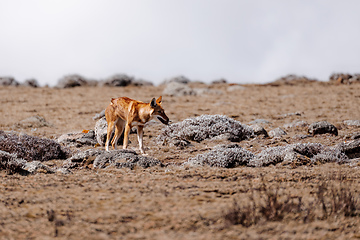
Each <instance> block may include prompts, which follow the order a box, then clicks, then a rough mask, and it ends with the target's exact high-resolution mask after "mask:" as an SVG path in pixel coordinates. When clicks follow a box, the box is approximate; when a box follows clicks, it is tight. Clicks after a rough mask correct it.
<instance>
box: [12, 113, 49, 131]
mask: <svg viewBox="0 0 360 240" xmlns="http://www.w3.org/2000/svg"><path fill="white" fill-rule="evenodd" d="M14 126H15V127H18V128H41V127H52V126H53V125H52V124H51V123H48V122H47V121H46V120H45V118H43V117H41V116H38V115H35V116H31V117H28V118H25V119H23V120H21V121H20V122H18V123H16V124H15V125H14Z"/></svg>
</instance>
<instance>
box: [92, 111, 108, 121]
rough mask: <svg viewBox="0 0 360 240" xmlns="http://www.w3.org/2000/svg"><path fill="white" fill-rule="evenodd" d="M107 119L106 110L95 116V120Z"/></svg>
mask: <svg viewBox="0 0 360 240" xmlns="http://www.w3.org/2000/svg"><path fill="white" fill-rule="evenodd" d="M103 117H105V109H104V110H102V111H101V112H99V113H97V114H95V116H94V117H93V120H99V119H100V118H103Z"/></svg>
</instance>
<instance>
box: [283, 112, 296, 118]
mask: <svg viewBox="0 0 360 240" xmlns="http://www.w3.org/2000/svg"><path fill="white" fill-rule="evenodd" d="M292 116H301V113H300V112H294V113H284V114H281V115H280V116H279V118H280V119H281V118H287V117H292Z"/></svg>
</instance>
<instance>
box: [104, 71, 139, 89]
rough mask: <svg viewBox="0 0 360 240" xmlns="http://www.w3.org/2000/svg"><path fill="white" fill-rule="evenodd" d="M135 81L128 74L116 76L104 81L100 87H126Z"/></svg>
mask: <svg viewBox="0 0 360 240" xmlns="http://www.w3.org/2000/svg"><path fill="white" fill-rule="evenodd" d="M133 80H134V78H133V77H130V76H128V75H126V74H115V75H113V76H111V77H109V78H107V79H105V80H104V81H101V82H100V85H101V86H107V87H126V86H129V85H130V84H131V83H132V81H133Z"/></svg>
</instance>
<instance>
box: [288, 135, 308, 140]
mask: <svg viewBox="0 0 360 240" xmlns="http://www.w3.org/2000/svg"><path fill="white" fill-rule="evenodd" d="M309 137H312V135H305V134H297V135H294V136H293V137H292V138H293V139H297V140H300V139H305V138H309Z"/></svg>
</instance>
